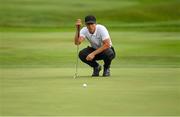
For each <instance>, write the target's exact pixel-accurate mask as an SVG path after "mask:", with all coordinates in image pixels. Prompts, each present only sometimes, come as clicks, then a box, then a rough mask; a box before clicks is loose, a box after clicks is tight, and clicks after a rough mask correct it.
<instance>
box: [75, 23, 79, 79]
mask: <svg viewBox="0 0 180 117" xmlns="http://www.w3.org/2000/svg"><path fill="white" fill-rule="evenodd" d="M77 30H78V38H79V33H80V25H78V28H77ZM78 54H79V45H77V51H76V64H75V66H76V70H75V74H74V78H77V77H78V63H79V61H78V60H79V59H78Z"/></svg>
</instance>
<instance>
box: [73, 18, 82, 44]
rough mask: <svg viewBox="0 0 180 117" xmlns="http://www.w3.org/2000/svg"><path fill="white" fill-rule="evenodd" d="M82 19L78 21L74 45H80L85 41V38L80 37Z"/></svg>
mask: <svg viewBox="0 0 180 117" xmlns="http://www.w3.org/2000/svg"><path fill="white" fill-rule="evenodd" d="M81 24H82V23H81V19H77V21H76V34H75V36H74V44H75V45H79V44H81V42H82V41H83V40H84V37H82V36H80V34H79V33H80V26H81Z"/></svg>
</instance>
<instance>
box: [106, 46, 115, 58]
mask: <svg viewBox="0 0 180 117" xmlns="http://www.w3.org/2000/svg"><path fill="white" fill-rule="evenodd" d="M104 54H105V56H106V58H107V59H110V60H112V59H114V58H115V52H114V51H113V50H112V48H108V49H107V50H105V51H104Z"/></svg>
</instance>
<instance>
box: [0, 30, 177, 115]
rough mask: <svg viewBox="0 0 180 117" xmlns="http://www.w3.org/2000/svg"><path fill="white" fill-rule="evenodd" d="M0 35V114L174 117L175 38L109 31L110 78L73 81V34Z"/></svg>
mask: <svg viewBox="0 0 180 117" xmlns="http://www.w3.org/2000/svg"><path fill="white" fill-rule="evenodd" d="M0 34H1V36H2V37H3V38H1V49H0V54H1V56H0V64H1V68H0V71H1V72H0V73H1V75H0V76H1V78H0V80H1V81H0V87H1V90H0V91H1V93H0V99H1V100H0V104H1V107H0V108H1V109H0V110H1V111H0V115H16V116H17V115H77V116H80V115H92V116H93V115H97V116H104V115H106V116H107V115H109V116H112V115H129V116H130V115H137V116H140V115H144V116H149V115H151V116H153V115H180V113H179V112H180V111H179V110H180V106H179V89H180V81H179V77H180V69H179V67H180V56H179V55H180V46H179V45H180V38H179V37H180V35H179V33H176V32H113V31H112V32H111V31H110V34H111V37H112V40H113V44H114V47H115V48H116V53H117V57H116V59H115V60H114V61H113V62H112V69H111V71H112V72H111V74H112V76H111V77H110V78H102V77H99V78H91V77H90V75H91V68H90V67H88V66H87V65H85V64H83V63H82V62H79V71H78V73H79V78H78V79H73V75H74V73H75V60H76V56H75V55H76V46H75V45H73V42H72V39H73V35H74V32H61V33H59V32H1V33H0ZM86 46H87V42H85V43H84V44H82V45H81V46H80V49H82V48H83V47H86ZM100 63H101V64H102V62H100ZM101 74H102V72H101ZM83 83H87V85H88V86H87V88H83V86H82V85H83Z"/></svg>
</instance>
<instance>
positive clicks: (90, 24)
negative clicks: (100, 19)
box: [86, 23, 96, 34]
mask: <svg viewBox="0 0 180 117" xmlns="http://www.w3.org/2000/svg"><path fill="white" fill-rule="evenodd" d="M86 27H87V29H88V30H89V32H90V33H91V34H93V33H94V32H95V30H96V24H93V23H88V24H86Z"/></svg>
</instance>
